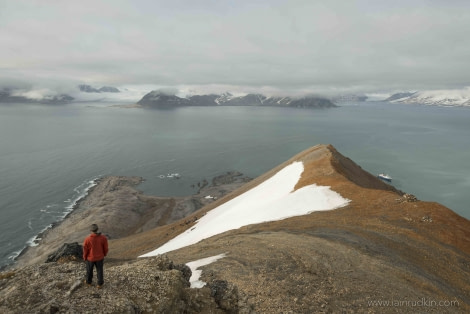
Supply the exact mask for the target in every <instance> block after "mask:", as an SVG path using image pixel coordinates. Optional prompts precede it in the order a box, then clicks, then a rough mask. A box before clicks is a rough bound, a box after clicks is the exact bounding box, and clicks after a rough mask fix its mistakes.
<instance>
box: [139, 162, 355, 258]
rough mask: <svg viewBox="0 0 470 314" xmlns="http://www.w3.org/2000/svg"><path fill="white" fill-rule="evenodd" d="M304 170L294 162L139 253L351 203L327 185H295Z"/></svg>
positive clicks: (164, 249) (161, 250) (162, 250)
mask: <svg viewBox="0 0 470 314" xmlns="http://www.w3.org/2000/svg"><path fill="white" fill-rule="evenodd" d="M303 171H304V165H303V162H300V161H296V162H293V163H291V164H290V165H288V166H286V167H284V168H283V169H281V170H280V171H279V172H277V173H276V174H275V175H274V176H272V177H271V178H269V179H268V180H266V181H264V182H262V183H261V184H259V185H257V186H255V187H254V188H252V189H251V190H249V191H247V192H245V193H243V194H241V195H239V196H237V197H235V198H233V199H231V200H229V201H228V202H226V203H224V204H222V205H220V206H218V207H216V208H214V209H212V210H210V211H209V212H207V213H206V214H205V215H204V216H202V217H201V218H200V219H198V221H197V222H196V224H195V225H194V226H193V227H191V228H190V229H188V230H186V231H185V232H183V233H181V234H180V235H178V236H176V237H175V238H173V239H171V240H170V241H168V242H167V243H165V244H163V245H162V246H160V247H158V248H156V249H155V250H153V251H151V252H148V253H146V254H144V255H142V256H140V257H149V256H156V255H159V254H164V253H167V252H170V251H174V250H176V249H179V248H183V247H186V246H188V245H191V244H195V243H197V242H199V241H201V240H204V239H207V238H209V237H212V236H215V235H217V234H221V233H223V232H226V231H229V230H234V229H238V228H241V227H243V226H247V225H251V224H257V223H263V222H268V221H276V220H282V219H285V218H289V217H294V216H302V215H306V214H308V213H311V212H314V211H321V210H331V209H335V208H339V207H343V206H345V205H347V204H348V203H349V200H348V199H345V198H343V197H342V196H341V195H340V194H338V193H336V192H335V191H333V190H331V189H330V187H328V186H318V185H316V184H312V185H307V186H304V187H301V188H299V189H295V186H296V185H297V183H298V181H299V180H300V177H301V175H302V172H303ZM222 253H224V252H222Z"/></svg>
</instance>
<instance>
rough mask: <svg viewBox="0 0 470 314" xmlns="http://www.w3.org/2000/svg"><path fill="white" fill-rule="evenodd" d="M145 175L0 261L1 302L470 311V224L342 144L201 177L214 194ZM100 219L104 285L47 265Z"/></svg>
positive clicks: (208, 309)
mask: <svg viewBox="0 0 470 314" xmlns="http://www.w3.org/2000/svg"><path fill="white" fill-rule="evenodd" d="M235 177H236V176H235ZM140 181H141V179H139V178H134V179H133V178H128V177H112V178H109V179H103V180H102V181H101V182H99V184H98V185H97V186H96V187H95V188H94V189H93V190H92V191H91V192H90V193H89V195H88V196H87V197H86V198H85V199H83V200H82V201H81V202H80V203H79V205H78V208H76V209H75V210H74V211H73V212H72V213H71V214H70V215H69V216H68V217H67V218H66V219H65V220H64V221H63V222H62V223H60V224H58V225H56V226H55V227H54V228H52V229H50V230H49V231H47V232H45V233H44V234H43V235H41V236H42V240H41V241H40V242H39V245H38V246H36V247H32V248H30V249H28V250H27V251H26V252H25V253H24V254H22V255H21V256H20V257H19V259H18V261H17V264H16V265H15V268H11V269H8V270H6V271H3V272H1V273H0V279H1V280H0V311H1V312H5V313H17V312H18V313H19V312H81V311H82V310H83V306H84V305H83V304H84V303H83V300H90V298H93V299H97V300H99V302H87V303H86V308H87V310H89V311H90V312H111V313H121V312H130V313H140V312H151V311H153V312H159V313H287V312H292V313H364V312H367V313H397V312H400V313H416V312H417V311H418V312H419V311H425V312H439V313H441V312H449V313H468V312H469V311H470V262H469V261H470V221H469V220H467V219H465V218H463V217H461V216H459V215H457V214H456V213H454V212H453V211H452V210H450V209H448V208H446V207H444V206H442V205H440V204H438V203H434V202H426V201H420V200H417V199H416V198H414V197H411V196H410V195H409V194H405V193H404V192H402V191H399V190H397V189H396V188H394V187H393V186H392V185H389V184H386V183H384V182H382V181H380V180H379V179H377V177H376V176H375V175H372V174H370V173H368V172H366V171H365V170H363V169H362V168H361V167H360V166H359V165H357V164H356V163H355V162H354V161H352V160H351V159H349V158H347V157H345V156H343V155H342V154H341V153H339V152H338V151H337V150H336V149H335V148H334V147H333V146H331V145H317V146H314V147H312V148H309V149H307V150H305V151H303V152H301V153H299V154H297V155H296V156H293V157H292V158H291V159H289V160H287V161H286V162H284V163H282V164H280V165H278V166H277V167H275V168H273V169H272V170H270V171H268V172H266V173H265V174H263V175H261V176H259V177H257V178H255V179H253V180H249V181H248V182H242V181H243V180H242V181H240V182H238V185H237V186H238V187H235V188H234V189H232V188H230V180H228V181H227V180H226V179H219V180H214V181H213V183H212V185H210V184H209V183H205V184H203V185H204V186H205V187H207V188H209V185H210V188H211V189H212V190H211V192H210V193H212V192H217V193H223V195H220V194H218V196H219V197H216V198H208V197H207V195H208V194H206V193H209V191H204V190H203V191H201V193H202V194H198V195H195V196H191V197H190V199H191V200H190V199H189V198H188V199H186V200H182V199H181V198H179V197H176V198H171V197H167V198H163V197H156V196H146V195H143V194H142V192H139V191H138V190H137V189H135V185H136V184H138V183H139V182H140ZM220 183H223V184H225V185H223V186H222V185H217V184H220ZM198 185H199V184H198ZM223 191H225V192H223ZM204 195H206V196H204ZM197 199H199V200H200V201H204V202H205V204H204V205H203V207H200V208H199V209H197V208H193V207H191V205H190V204H194V203H197ZM183 204H185V205H183ZM181 209H185V210H184V211H185V214H184V217H182V218H180V219H178V218H177V217H178V215H179V212H180V211H181ZM237 213H238V214H237ZM170 217H173V218H176V219H171V220H169V219H168V218H170ZM91 222H98V224H99V225H100V229H101V230H103V231H104V232H105V233H106V234H108V235H109V238H110V252H109V256H108V257H106V259H105V285H104V286H103V288H102V289H97V288H96V287H87V286H84V285H83V283H82V281H83V274H84V267H83V263H82V262H77V261H74V258H72V257H70V258H67V257H62V258H60V259H59V261H57V262H50V263H46V264H44V261H45V260H46V258H45V257H47V256H48V255H49V254H50V253H52V252H54V251H55V250H57V249H59V248H60V247H61V246H62V245H63V243H64V242H65V243H71V242H78V243H81V242H82V241H83V237H84V236H85V235H86V234H87V233H88V231H87V226H88V225H89V224H90V223H91ZM124 222H125V223H124ZM159 252H165V253H163V254H159ZM153 254H159V255H156V256H151V255H153ZM142 255H147V256H149V257H140V258H139V256H142ZM188 268H189V269H188Z"/></svg>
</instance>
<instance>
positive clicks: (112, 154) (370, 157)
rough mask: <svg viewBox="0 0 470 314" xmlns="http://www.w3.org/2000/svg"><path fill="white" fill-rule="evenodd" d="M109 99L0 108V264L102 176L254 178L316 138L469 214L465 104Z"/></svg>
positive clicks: (162, 188)
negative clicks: (281, 104) (164, 104)
mask: <svg viewBox="0 0 470 314" xmlns="http://www.w3.org/2000/svg"><path fill="white" fill-rule="evenodd" d="M119 105H120V104H119V103H99V102H97V103H93V102H88V103H72V104H67V105H38V104H1V105H0V232H1V237H0V267H4V266H5V265H9V264H11V263H13V262H14V259H15V258H16V257H17V256H18V254H20V252H21V251H22V250H23V249H24V248H25V247H27V246H31V245H37V243H38V241H40V239H38V235H39V234H40V233H41V232H42V231H44V230H46V229H48V228H50V227H51V225H52V224H54V223H56V222H59V221H61V220H62V219H64V217H65V216H66V215H67V214H68V213H70V211H71V210H72V209H73V207H74V205H75V204H76V203H77V201H78V200H80V199H81V198H83V197H84V196H85V195H86V194H87V192H88V191H89V189H90V188H91V187H92V186H94V185H95V184H96V180H97V179H99V178H101V177H103V176H108V175H123V176H141V177H143V178H144V179H145V181H144V182H143V183H142V184H140V185H139V186H138V188H139V189H140V190H141V191H143V192H144V193H146V194H149V195H157V196H183V195H190V194H193V193H195V192H196V191H195V188H194V186H195V185H196V184H197V183H198V182H200V181H201V180H203V179H207V180H210V179H211V178H213V177H214V176H216V175H220V174H223V173H225V172H227V171H240V172H242V173H243V174H244V175H247V176H250V177H253V178H254V177H257V176H259V175H261V174H263V173H264V172H266V171H268V170H270V169H272V168H273V167H275V166H277V165H279V164H280V163H282V162H284V161H286V160H287V159H289V158H291V157H292V156H294V155H295V154H297V153H299V152H301V151H303V150H305V149H307V148H309V147H312V146H314V145H317V144H332V145H333V146H334V147H336V149H337V150H338V151H339V152H340V153H342V154H343V155H345V156H346V157H349V158H351V159H352V160H353V161H355V162H356V163H357V164H359V165H360V166H361V167H362V168H363V169H364V170H366V171H368V172H370V173H372V174H374V175H375V174H378V173H387V174H389V175H390V176H392V178H393V181H392V185H394V186H395V187H396V188H398V189H400V190H402V191H404V192H406V193H410V194H414V195H415V196H416V197H418V199H420V200H426V201H433V202H439V203H441V204H443V205H445V206H447V207H449V208H450V209H452V210H453V211H455V212H456V213H458V214H459V215H461V216H463V217H466V218H467V219H470V206H469V205H470V193H469V191H470V166H469V164H468V162H469V160H470V123H469V121H470V108H465V107H438V106H425V105H416V104H414V105H405V104H391V103H386V102H350V103H344V104H341V105H340V107H338V108H331V109H294V108H274V107H185V108H178V109H173V110H151V109H142V108H124V107H121V106H119ZM176 173H177V174H178V176H174V175H172V174H176ZM122 223H123V224H125V223H126V222H125V221H123V222H122ZM450 227H451V226H450Z"/></svg>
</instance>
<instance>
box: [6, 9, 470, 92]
mask: <svg viewBox="0 0 470 314" xmlns="http://www.w3.org/2000/svg"><path fill="white" fill-rule="evenodd" d="M469 33H470V1H466V0H462V1H458V0H451V1H445V0H442V1H437V0H422V1H414V0H405V1H402V0H394V1H372V0H368V1H353V0H344V1H335V0H328V1H316V0H305V1H303V0H300V1H295V0H289V1H281V0H249V1H244V0H231V1H229V0H227V1H224V0H198V1H195V0H187V1H183V0H171V1H155V0H148V1H144V0H128V1H124V0H109V1H99V0H94V1H89V0H81V1H63V0H41V1H33V0H25V1H23V0H0V47H1V49H0V85H3V86H5V85H8V84H9V83H11V82H13V83H15V84H17V83H19V82H26V83H31V84H33V85H34V86H35V87H38V86H45V87H54V86H62V85H63V86H72V85H76V84H79V83H81V84H83V83H86V84H91V85H96V86H101V85H111V86H121V85H126V84H154V85H160V86H168V87H176V88H179V87H182V86H184V87H186V88H188V87H191V88H192V87H193V88H194V89H206V90H211V89H212V90H214V91H220V90H237V89H238V90H255V89H257V90H260V91H268V92H269V91H271V92H273V93H274V92H279V93H299V92H306V93H331V92H341V93H347V92H357V91H359V92H361V91H362V92H373V91H390V90H410V89H418V90H422V89H437V88H461V87H464V86H469V85H470V82H469V80H470V76H469V73H470V58H469V56H470V36H469ZM10 85H11V84H10Z"/></svg>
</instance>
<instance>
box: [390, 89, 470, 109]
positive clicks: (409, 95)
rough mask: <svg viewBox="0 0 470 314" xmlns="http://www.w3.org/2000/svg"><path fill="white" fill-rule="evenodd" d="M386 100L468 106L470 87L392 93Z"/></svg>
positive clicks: (469, 103) (469, 104) (469, 102)
mask: <svg viewBox="0 0 470 314" xmlns="http://www.w3.org/2000/svg"><path fill="white" fill-rule="evenodd" d="M385 100H386V101H390V102H395V103H405V104H423V105H435V106H470V88H465V89H455V90H429V91H420V92H405V93H397V94H393V95H392V96H390V97H389V98H387V99H385Z"/></svg>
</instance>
